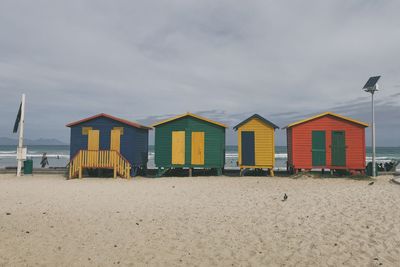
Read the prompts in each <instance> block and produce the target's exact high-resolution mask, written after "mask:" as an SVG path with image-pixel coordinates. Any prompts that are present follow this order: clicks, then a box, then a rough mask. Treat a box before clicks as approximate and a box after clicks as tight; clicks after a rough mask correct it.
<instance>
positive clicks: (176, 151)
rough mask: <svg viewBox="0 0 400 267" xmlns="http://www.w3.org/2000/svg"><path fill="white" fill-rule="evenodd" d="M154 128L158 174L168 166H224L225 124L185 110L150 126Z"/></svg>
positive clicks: (176, 167) (220, 168)
mask: <svg viewBox="0 0 400 267" xmlns="http://www.w3.org/2000/svg"><path fill="white" fill-rule="evenodd" d="M152 126H153V127H154V128H155V146H154V147H155V148H154V150H155V151H154V152H155V160H154V161H155V165H156V167H157V168H158V176H161V175H163V174H164V173H166V172H167V171H168V170H170V169H178V168H179V169H181V168H188V169H189V175H191V174H192V169H194V168H201V169H216V170H217V174H218V175H221V174H222V170H223V168H224V165H225V129H226V128H227V126H226V125H224V124H222V123H219V122H216V121H212V120H210V119H207V118H204V117H201V116H198V115H195V114H192V113H186V114H183V115H180V116H176V117H173V118H170V119H167V120H165V121H162V122H159V123H156V124H154V125H152Z"/></svg>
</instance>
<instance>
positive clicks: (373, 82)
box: [363, 76, 381, 177]
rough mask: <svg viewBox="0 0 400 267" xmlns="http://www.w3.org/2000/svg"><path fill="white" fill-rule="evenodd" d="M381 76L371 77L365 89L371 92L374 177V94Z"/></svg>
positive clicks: (374, 166) (374, 172)
mask: <svg viewBox="0 0 400 267" xmlns="http://www.w3.org/2000/svg"><path fill="white" fill-rule="evenodd" d="M380 77H381V76H373V77H370V78H369V79H368V81H367V83H366V84H365V85H364V87H363V90H364V91H365V92H368V93H371V105H372V129H371V132H372V136H371V138H372V177H375V176H376V160H375V105H374V94H375V92H376V91H378V80H379V78H380Z"/></svg>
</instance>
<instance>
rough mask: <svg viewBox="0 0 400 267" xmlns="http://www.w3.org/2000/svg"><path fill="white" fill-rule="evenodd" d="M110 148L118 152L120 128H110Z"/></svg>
mask: <svg viewBox="0 0 400 267" xmlns="http://www.w3.org/2000/svg"><path fill="white" fill-rule="evenodd" d="M110 139H111V140H110V142H111V143H110V150H115V151H117V152H120V147H121V130H120V129H114V130H111V138H110Z"/></svg>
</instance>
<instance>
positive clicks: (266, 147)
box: [238, 118, 275, 168]
mask: <svg viewBox="0 0 400 267" xmlns="http://www.w3.org/2000/svg"><path fill="white" fill-rule="evenodd" d="M242 131H254V139H255V154H256V155H255V162H256V166H253V167H259V168H261V167H263V168H272V167H274V165H275V140H274V128H273V127H271V126H269V125H266V124H265V123H263V122H261V121H260V120H259V119H257V118H253V119H251V120H250V121H249V122H247V123H246V124H244V125H242V126H241V127H240V128H239V129H238V154H239V159H238V160H239V166H241V165H242V159H241V157H242V156H241V155H242ZM247 167H251V166H247Z"/></svg>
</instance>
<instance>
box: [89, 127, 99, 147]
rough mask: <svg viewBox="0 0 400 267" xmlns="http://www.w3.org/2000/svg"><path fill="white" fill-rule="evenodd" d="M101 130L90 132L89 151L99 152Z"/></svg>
mask: <svg viewBox="0 0 400 267" xmlns="http://www.w3.org/2000/svg"><path fill="white" fill-rule="evenodd" d="M99 138H100V131H99V130H88V150H99Z"/></svg>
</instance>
